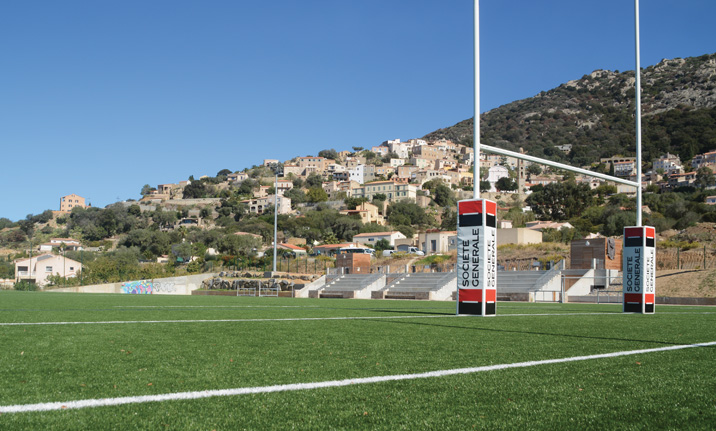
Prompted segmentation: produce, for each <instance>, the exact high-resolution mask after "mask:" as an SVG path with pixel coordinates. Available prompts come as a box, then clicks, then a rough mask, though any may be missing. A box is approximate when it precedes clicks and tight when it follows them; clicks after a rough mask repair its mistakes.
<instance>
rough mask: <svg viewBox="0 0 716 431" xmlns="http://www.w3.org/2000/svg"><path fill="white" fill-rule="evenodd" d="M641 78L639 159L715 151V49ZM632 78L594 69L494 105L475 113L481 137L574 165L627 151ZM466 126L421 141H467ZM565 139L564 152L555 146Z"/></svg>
mask: <svg viewBox="0 0 716 431" xmlns="http://www.w3.org/2000/svg"><path fill="white" fill-rule="evenodd" d="M641 81H642V122H643V137H642V147H643V151H644V153H645V160H650V158H654V157H658V156H659V153H663V152H671V153H675V154H679V156H681V158H682V160H688V159H690V158H692V157H693V156H694V155H695V154H698V153H699V152H704V151H708V150H710V149H713V148H716V54H705V55H702V56H699V57H690V58H675V59H664V60H662V61H661V62H659V63H658V64H656V65H652V66H648V67H646V68H643V69H642V76H641ZM634 83H635V76H634V71H626V72H619V71H609V70H595V71H593V72H591V73H590V74H588V75H584V76H583V77H582V78H580V79H575V80H571V81H568V82H566V83H564V84H561V85H560V86H558V87H556V88H553V89H551V90H549V91H543V92H540V93H539V94H537V95H535V96H533V97H530V98H526V99H522V100H518V101H514V102H511V103H508V104H505V105H502V106H500V107H497V108H495V109H492V110H490V111H489V112H486V113H483V114H482V115H481V129H482V130H481V142H482V143H484V144H487V145H493V146H497V147H500V148H506V149H509V150H513V151H517V150H518V149H519V148H523V149H524V150H525V151H526V152H527V153H528V154H530V155H533V156H537V157H544V158H548V159H552V160H556V161H563V162H571V163H573V164H578V165H588V164H592V163H596V162H598V160H599V158H601V157H609V156H612V155H615V154H624V155H628V154H633V153H634V152H635V146H636V145H635V141H636V138H635V135H636V131H635V128H636V126H635V119H634V117H635V100H634V99H635V89H634ZM677 124H678V125H679V126H678V127H677ZM472 127H473V120H472V118H469V119H467V120H463V121H461V122H459V123H457V124H455V125H453V126H450V127H446V128H443V129H438V130H436V131H434V132H431V133H429V134H427V135H425V136H424V137H423V139H425V140H428V141H434V140H439V139H449V140H452V141H453V142H456V143H459V144H463V145H470V146H471V145H472ZM680 129H683V130H681V131H680ZM565 144H571V145H572V151H571V152H570V153H569V154H564V152H562V151H560V150H558V149H557V148H556V147H557V146H561V145H565Z"/></svg>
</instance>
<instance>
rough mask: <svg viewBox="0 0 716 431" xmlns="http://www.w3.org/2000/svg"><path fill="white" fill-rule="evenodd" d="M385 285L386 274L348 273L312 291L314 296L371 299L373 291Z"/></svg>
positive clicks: (311, 293)
mask: <svg viewBox="0 0 716 431" xmlns="http://www.w3.org/2000/svg"><path fill="white" fill-rule="evenodd" d="M384 286H385V274H346V275H342V276H339V277H337V278H335V279H333V280H331V281H329V282H328V283H326V285H325V286H323V288H321V289H316V290H313V291H311V292H310V297H313V298H359V299H370V298H371V292H373V291H375V290H379V289H382V288H383V287H384Z"/></svg>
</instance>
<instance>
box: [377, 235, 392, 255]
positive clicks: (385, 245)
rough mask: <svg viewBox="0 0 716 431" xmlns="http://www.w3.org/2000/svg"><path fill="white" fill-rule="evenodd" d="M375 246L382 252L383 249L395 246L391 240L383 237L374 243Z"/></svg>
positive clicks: (390, 248)
mask: <svg viewBox="0 0 716 431" xmlns="http://www.w3.org/2000/svg"><path fill="white" fill-rule="evenodd" d="M373 248H374V249H375V251H376V252H381V251H383V250H392V249H393V246H391V245H390V241H388V240H387V239H385V238H383V239H380V240H378V241H376V242H375V244H374V245H373Z"/></svg>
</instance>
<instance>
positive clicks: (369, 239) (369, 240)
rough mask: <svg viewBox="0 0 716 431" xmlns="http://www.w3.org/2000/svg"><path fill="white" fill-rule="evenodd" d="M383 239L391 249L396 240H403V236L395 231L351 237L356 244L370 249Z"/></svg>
mask: <svg viewBox="0 0 716 431" xmlns="http://www.w3.org/2000/svg"><path fill="white" fill-rule="evenodd" d="M381 239H385V240H387V241H388V243H389V244H390V246H391V247H394V246H395V240H396V239H405V235H403V234H402V233H400V232H398V231H397V230H396V231H393V232H372V233H360V234H358V235H355V236H354V237H353V242H354V243H356V244H363V245H367V246H369V247H370V248H374V247H375V243H377V242H378V241H380V240H381Z"/></svg>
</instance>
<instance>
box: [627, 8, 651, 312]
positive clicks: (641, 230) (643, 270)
mask: <svg viewBox="0 0 716 431" xmlns="http://www.w3.org/2000/svg"><path fill="white" fill-rule="evenodd" d="M634 40H635V44H634V45H635V48H636V49H635V55H634V58H635V67H634V77H635V79H634V90H635V91H634V94H635V99H634V104H635V117H636V182H637V185H636V226H628V227H624V242H623V244H624V252H623V253H622V283H623V284H622V286H623V287H622V311H623V312H625V313H641V314H653V313H654V308H655V304H656V229H654V227H652V226H643V224H642V212H643V211H642V190H641V166H642V163H641V158H642V153H641V64H640V63H641V59H640V50H641V48H640V41H639V0H634Z"/></svg>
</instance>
